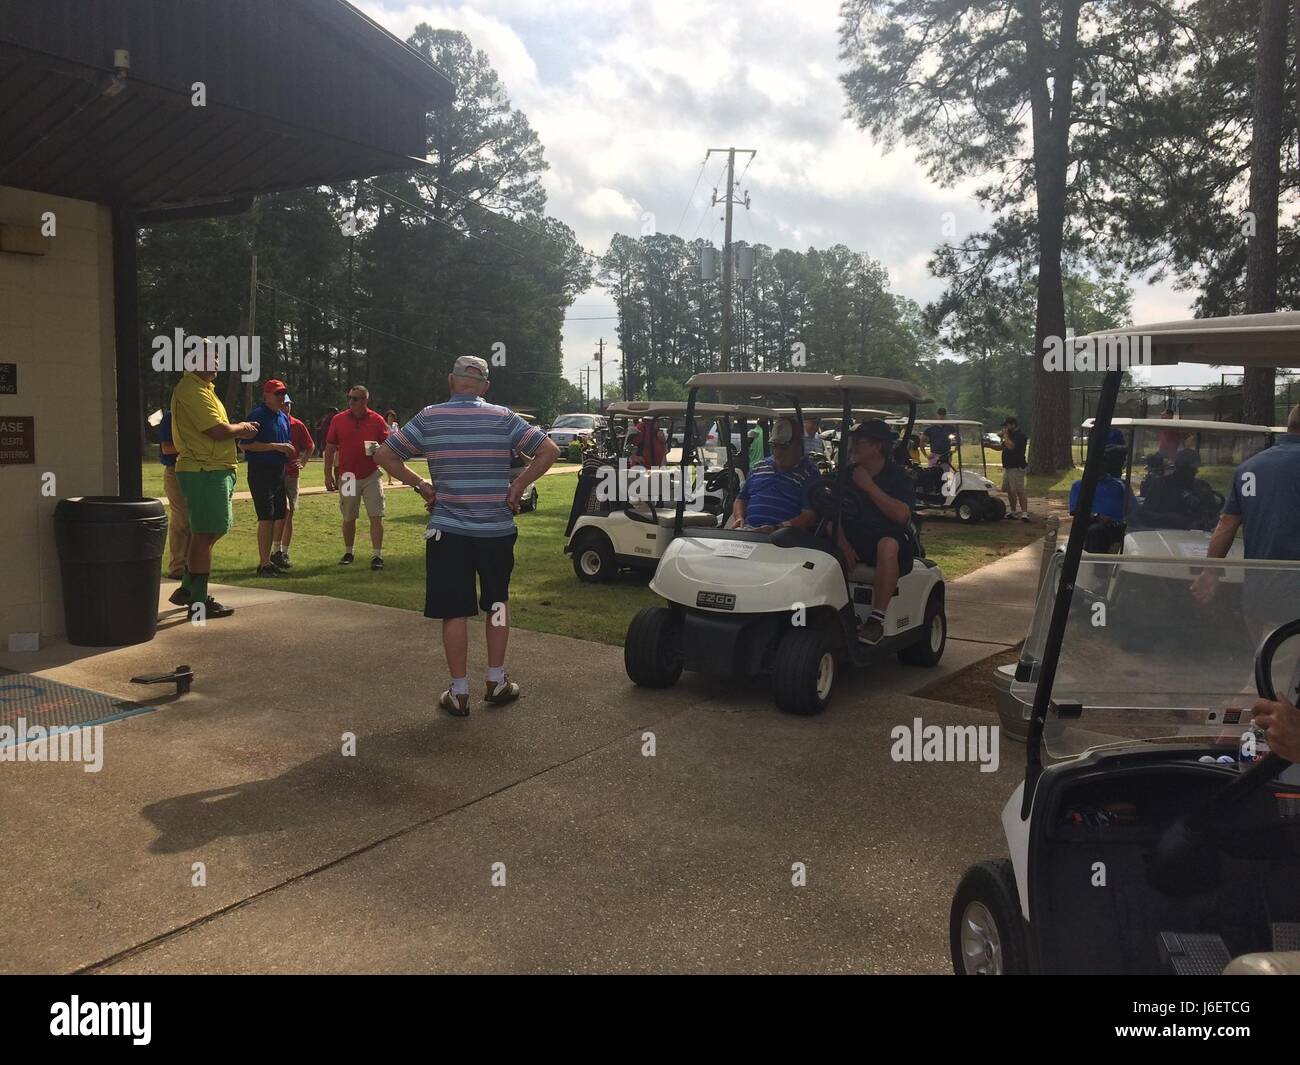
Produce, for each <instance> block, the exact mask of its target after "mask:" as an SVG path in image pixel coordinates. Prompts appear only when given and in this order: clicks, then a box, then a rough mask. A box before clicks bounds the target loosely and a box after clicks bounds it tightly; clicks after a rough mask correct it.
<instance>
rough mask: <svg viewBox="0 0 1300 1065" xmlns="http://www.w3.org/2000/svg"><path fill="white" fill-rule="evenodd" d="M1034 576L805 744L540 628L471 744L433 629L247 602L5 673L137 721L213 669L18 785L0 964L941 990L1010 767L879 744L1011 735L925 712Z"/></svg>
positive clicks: (754, 695)
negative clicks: (132, 708) (551, 975)
mask: <svg viewBox="0 0 1300 1065" xmlns="http://www.w3.org/2000/svg"><path fill="white" fill-rule="evenodd" d="M1037 566H1038V548H1037V547H1036V546H1031V547H1028V548H1025V549H1024V550H1022V551H1020V552H1019V553H1017V554H1015V555H1011V556H1008V557H1007V558H1004V559H1002V560H999V561H997V562H995V563H993V564H991V565H989V566H987V567H985V568H984V569H982V570H980V571H978V572H977V573H975V574H972V575H971V576H969V577H966V578H963V579H962V580H960V581H956V582H953V583H952V584H951V585H950V588H949V617H950V625H951V632H952V639H951V640H950V643H949V646H948V651H947V654H946V656H945V658H944V661H943V663H942V665H941V666H940V667H939V669H937V670H916V669H910V668H907V667H904V666H901V665H899V664H897V663H896V662H894V661H893V660H892V659H890V660H888V661H887V662H885V663H883V664H882V665H881V666H880V667H879V668H878V669H877V670H875V671H873V672H872V673H871V675H866V674H865V672H858V673H855V674H852V675H850V676H849V677H847V678H846V679H845V681H844V682H843V683H842V686H841V688H840V689H839V690H838V692H837V695H836V698H835V702H834V703H833V704H832V706H831V708H830V709H829V710H828V711H827V712H826V713H825V714H823V715H821V716H820V717H817V718H811V719H804V718H795V717H790V716H787V715H783V714H781V713H779V712H778V711H777V710H776V709H775V708H774V707H773V706H772V704H771V701H770V693H769V691H768V690H767V688H766V686H765V685H764V684H762V683H759V682H757V681H753V682H743V683H740V684H738V685H729V684H724V683H722V682H719V681H709V680H703V679H700V678H694V677H687V678H684V679H683V681H682V683H681V684H679V685H678V686H677V687H676V688H674V689H672V690H668V691H646V690H642V689H637V688H635V687H633V686H632V685H631V684H629V682H628V681H627V679H626V676H625V674H624V672H623V663H622V653H621V649H620V648H617V647H609V646H604V645H599V644H592V643H586V642H583V641H578V640H573V639H568V638H565V637H560V636H551V635H546V634H541V633H533V632H524V631H516V632H515V633H514V634H513V635H512V643H511V667H512V674H513V675H514V676H516V677H517V678H518V679H519V680H520V681H521V682H522V683H523V684H524V686H525V690H526V695H525V698H524V699H523V700H521V701H520V702H519V703H518V704H516V705H515V706H513V707H509V708H492V707H487V706H486V705H485V704H481V703H476V704H475V706H474V712H473V714H472V715H471V716H470V717H469V718H467V719H453V718H451V717H449V716H447V715H446V714H443V713H441V712H440V711H438V710H437V709H436V708H435V701H436V698H437V693H438V692H439V691H440V690H441V687H442V684H443V670H444V667H443V665H442V660H441V651H440V648H439V647H438V628H437V626H436V625H435V624H434V623H431V622H428V621H426V620H425V619H423V618H421V617H419V616H418V615H415V614H413V613H410V612H406V611H400V610H394V609H390V608H386V607H378V606H370V605H367V604H360V603H351V602H344V601H341V600H333V599H327V598H321V597H304V596H299V595H295V594H291V593H285V592H277V591H263V590H258V589H247V588H224V587H223V588H222V589H221V591H220V598H221V600H222V601H223V602H228V603H229V604H230V605H233V606H235V607H236V608H237V613H236V614H235V616H234V617H233V618H230V619H222V620H220V621H213V622H210V623H209V624H208V625H207V626H206V627H205V628H202V629H199V628H195V627H193V626H190V625H188V624H186V623H185V622H184V620H183V613H182V612H181V611H179V610H176V609H174V608H170V607H168V608H167V609H168V611H169V612H168V613H167V614H166V615H165V617H164V622H163V627H162V630H161V631H160V632H159V635H158V637H157V638H156V639H155V640H154V641H153V642H152V643H149V644H144V645H141V646H137V647H128V648H120V649H115V650H107V651H88V650H86V649H77V648H70V647H67V646H66V645H55V646H52V647H49V648H47V649H46V650H44V651H42V652H40V653H39V654H37V655H15V654H3V655H0V665H3V666H4V667H7V668H9V669H15V670H20V671H30V672H37V671H39V673H40V675H42V676H45V677H49V678H52V679H55V680H59V681H63V682H65V683H69V684H74V685H80V686H84V687H88V688H93V689H95V690H98V691H102V692H106V693H109V694H111V695H115V696H118V697H121V698H126V699H140V698H142V697H143V698H151V697H154V696H159V695H160V693H161V691H162V689H147V690H142V689H140V688H139V687H138V686H135V685H131V684H130V683H129V678H130V677H131V676H132V675H134V674H136V673H140V672H148V671H157V670H163V669H169V668H171V667H172V666H175V665H176V664H178V663H181V662H184V663H187V664H189V665H191V666H193V668H194V670H195V673H196V680H195V684H194V689H193V691H192V692H191V693H190V694H189V695H186V696H183V697H180V698H175V697H172V696H166V697H163V698H161V699H160V700H158V701H155V702H154V703H153V705H157V706H159V707H160V708H159V709H158V710H157V711H156V712H152V713H146V714H142V715H139V716H135V717H131V718H128V719H126V720H123V721H119V722H115V723H112V724H109V725H107V726H105V727H104V733H103V734H104V766H103V769H102V771H101V772H99V773H86V772H84V771H83V770H82V768H81V767H80V766H76V765H68V764H15V763H0V780H3V795H4V803H5V817H4V818H3V823H2V824H0V846H3V853H4V854H5V855H6V861H5V862H4V863H3V866H2V867H0V886H2V887H3V891H4V897H5V898H7V899H9V900H11V903H10V908H11V919H10V920H9V921H6V922H5V923H4V928H3V930H2V931H0V968H3V969H4V970H6V971H10V972H70V971H78V970H92V971H114V972H352V971H366V972H405V971H415V972H464V971H475V972H478V971H488V972H534V971H561V972H588V971H602V972H603V971H653V972H658V971H672V972H716V971H737V972H766V971H818V972H944V971H947V969H948V964H949V963H948V945H947V911H948V905H949V902H950V898H951V893H952V890H953V888H954V886H955V884H956V882H957V880H958V878H959V877H960V876H961V874H962V872H963V871H964V869H965V868H966V867H967V865H969V864H970V863H972V862H974V861H978V860H980V859H983V858H991V857H998V856H1000V855H1002V854H1003V853H1004V845H1003V843H1002V840H1001V838H1000V829H999V826H998V812H999V810H1000V808H1001V806H1002V805H1003V803H1004V802H1005V800H1006V798H1007V796H1008V795H1009V794H1010V792H1011V790H1012V788H1013V787H1014V785H1015V782H1016V781H1017V780H1018V778H1019V774H1020V764H1019V758H1020V754H1021V752H1020V749H1019V748H1018V747H1017V746H1016V745H1015V744H1013V743H1009V742H1004V743H1003V744H1002V747H1001V755H1002V765H1001V768H1000V769H999V770H998V771H997V772H995V773H982V772H980V771H979V769H978V767H977V766H976V765H974V764H952V763H927V764H910V763H900V762H895V761H893V760H892V759H891V758H890V747H891V744H892V741H891V737H890V730H891V729H892V728H894V727H895V726H898V725H907V726H911V724H912V722H913V720H914V719H915V718H921V719H923V721H924V723H925V724H927V725H928V724H938V725H945V724H955V723H964V722H975V723H979V724H989V723H992V718H991V717H988V716H986V715H983V714H981V713H980V712H978V711H973V710H968V709H966V708H962V707H957V706H952V705H949V704H945V703H939V702H933V701H930V700H926V699H922V698H917V697H916V696H914V695H913V694H911V693H913V692H915V691H917V690H919V689H921V688H923V687H926V686H928V685H930V684H932V683H934V682H935V681H936V680H937V679H939V678H940V677H941V676H944V675H946V674H949V673H951V672H953V671H955V670H958V669H961V668H963V667H965V666H967V665H969V664H970V663H972V662H975V661H977V660H979V659H981V658H983V657H986V656H988V655H990V654H993V653H996V652H998V651H1000V650H1002V649H1003V648H1004V647H1006V646H1009V645H1011V644H1013V643H1015V642H1016V641H1018V640H1020V639H1021V638H1023V635H1024V627H1025V623H1026V622H1027V617H1028V614H1027V611H1028V609H1029V605H1030V604H1031V602H1032V598H1033V588H1034V580H1035V577H1036V573H1037ZM170 587H171V586H170V585H167V586H165V589H164V594H166V591H168V590H170ZM610 594H611V595H616V594H618V593H617V589H615V588H611V589H610ZM305 621H307V622H309V623H307V624H304V622H305ZM474 635H475V638H476V639H475V642H474V644H473V645H472V648H471V675H472V676H473V677H475V678H477V677H478V676H480V675H481V674H482V670H483V661H484V659H483V651H482V640H481V632H478V631H476V632H475V634H474ZM474 684H475V696H476V697H477V696H478V687H477V686H478V684H479V681H478V680H477V679H475V680H474ZM142 692H143V694H142ZM349 735H351V736H355V741H356V753H355V755H354V756H345V755H343V754H342V753H341V751H342V748H343V746H344V745H345V743H346V740H347V737H348V736H349ZM651 739H653V743H654V748H655V750H654V755H653V756H652V757H651V756H647V754H646V751H647V749H648V748H647V746H646V745H647V744H648V743H649V742H650V741H651ZM197 863H202V865H201V866H199V865H198V864H197ZM498 863H499V864H498ZM795 863H803V865H804V868H805V869H806V877H807V884H806V886H802V887H795V886H793V885H792V877H793V876H794V875H795V873H794V872H793V871H792V870H793V869H794V868H795ZM197 869H201V870H202V873H203V882H204V883H203V886H196V884H197V877H198V873H197V872H196V870H197ZM494 875H495V877H496V878H497V880H498V881H499V880H500V879H501V877H502V876H504V884H503V885H501V886H495V885H494V883H493V878H494Z"/></svg>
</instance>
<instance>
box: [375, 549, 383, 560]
mask: <svg viewBox="0 0 1300 1065" xmlns="http://www.w3.org/2000/svg"><path fill="white" fill-rule="evenodd" d="M383 557H384V551H383V548H380V547H377V548H375V558H383Z"/></svg>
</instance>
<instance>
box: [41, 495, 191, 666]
mask: <svg viewBox="0 0 1300 1065" xmlns="http://www.w3.org/2000/svg"><path fill="white" fill-rule="evenodd" d="M54 538H55V541H56V543H57V544H58V548H59V570H60V572H61V574H62V576H63V616H64V620H65V622H66V623H67V629H68V642H69V643H71V644H75V645H76V646H78V647H116V646H120V645H124V644H130V643H147V642H148V641H149V640H152V639H153V638H154V634H155V633H156V632H157V631H158V584H159V581H160V579H161V574H162V556H163V546H164V545H165V544H166V543H167V512H166V511H165V510H164V509H163V505H162V503H160V502H159V501H158V500H156V499H131V498H124V497H121V496H80V497H77V498H75V499H60V500H59V502H58V505H57V506H56V507H55V508H54Z"/></svg>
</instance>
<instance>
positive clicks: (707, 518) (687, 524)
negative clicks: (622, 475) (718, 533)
mask: <svg viewBox="0 0 1300 1065" xmlns="http://www.w3.org/2000/svg"><path fill="white" fill-rule="evenodd" d="M627 509H628V513H629V515H630V516H631V517H635V518H638V519H640V520H641V521H649V522H654V521H658V523H659V524H660V525H661V526H663V527H664V528H666V529H671V528H672V527H673V524H674V522H676V520H677V508H676V507H659V508H657V510H654V511H652V510H651V509H650V507H649V506H648V505H647V504H645V503H635V504H633V505H632V506H630V507H628V508H627ZM717 524H718V516H717V515H716V514H710V513H708V512H707V511H701V510H688V511H687V512H686V513H685V514H683V515H682V527H683V528H686V529H692V528H705V527H708V528H713V527H714V526H716V525H717Z"/></svg>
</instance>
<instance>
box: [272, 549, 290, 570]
mask: <svg viewBox="0 0 1300 1065" xmlns="http://www.w3.org/2000/svg"><path fill="white" fill-rule="evenodd" d="M271 565H272V566H274V567H275V568H276V569H293V563H292V562H290V561H289V556H288V555H287V554H286V553H285V552H283V551H273V552H272V553H271Z"/></svg>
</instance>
